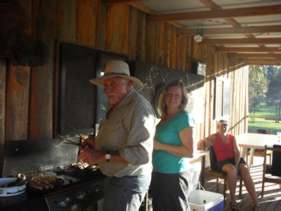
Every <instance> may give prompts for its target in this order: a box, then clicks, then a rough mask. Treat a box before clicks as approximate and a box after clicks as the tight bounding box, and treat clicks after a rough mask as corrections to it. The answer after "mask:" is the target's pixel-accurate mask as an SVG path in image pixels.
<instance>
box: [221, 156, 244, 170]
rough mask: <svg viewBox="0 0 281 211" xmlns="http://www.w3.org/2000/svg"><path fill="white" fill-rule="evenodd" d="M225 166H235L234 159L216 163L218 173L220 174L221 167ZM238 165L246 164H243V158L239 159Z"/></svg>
mask: <svg viewBox="0 0 281 211" xmlns="http://www.w3.org/2000/svg"><path fill="white" fill-rule="evenodd" d="M225 164H233V165H235V160H234V158H232V159H227V160H223V161H218V163H217V168H218V171H220V172H222V167H223V166H224V165H225ZM239 164H246V162H245V160H244V159H243V158H240V161H239Z"/></svg>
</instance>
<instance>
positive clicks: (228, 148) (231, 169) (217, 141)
mask: <svg viewBox="0 0 281 211" xmlns="http://www.w3.org/2000/svg"><path fill="white" fill-rule="evenodd" d="M226 131H227V122H226V121H225V120H220V121H218V122H217V132H216V133H215V134H211V135H210V136H209V137H207V138H206V139H204V140H201V141H199V142H198V149H205V148H206V147H210V146H212V147H213V149H214V152H215V155H216V157H217V160H218V163H217V169H218V170H219V171H222V172H225V173H226V174H227V185H228V188H229V192H230V206H231V208H232V210H237V205H236V201H235V189H236V182H237V174H238V172H239V174H240V176H241V178H242V180H243V181H244V183H245V186H246V189H247V191H248V193H249V194H250V196H251V198H252V202H253V208H254V209H255V208H256V207H257V195H256V191H255V187H254V183H253V180H252V178H251V175H250V172H249V169H248V168H247V166H246V163H245V161H244V160H243V158H240V152H239V150H238V147H237V144H236V141H235V137H234V136H233V135H231V134H229V133H226Z"/></svg>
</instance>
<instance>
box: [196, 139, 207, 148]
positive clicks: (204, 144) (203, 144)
mask: <svg viewBox="0 0 281 211" xmlns="http://www.w3.org/2000/svg"><path fill="white" fill-rule="evenodd" d="M205 148H206V141H205V140H204V139H202V140H200V141H198V143H197V149H199V150H204V149H205Z"/></svg>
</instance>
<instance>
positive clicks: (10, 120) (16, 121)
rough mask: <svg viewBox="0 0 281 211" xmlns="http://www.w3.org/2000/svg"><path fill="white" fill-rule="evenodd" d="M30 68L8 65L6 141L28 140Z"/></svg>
mask: <svg viewBox="0 0 281 211" xmlns="http://www.w3.org/2000/svg"><path fill="white" fill-rule="evenodd" d="M29 83H30V68H29V67H24V66H15V65H9V69H8V72H7V98H6V99H7V102H6V103H7V104H6V139H7V140H20V139H27V138H28V108H29V89H30V86H29Z"/></svg>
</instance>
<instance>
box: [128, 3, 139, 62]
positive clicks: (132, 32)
mask: <svg viewBox="0 0 281 211" xmlns="http://www.w3.org/2000/svg"><path fill="white" fill-rule="evenodd" d="M129 15H130V17H129V57H130V59H132V60H135V59H136V53H137V37H138V29H139V26H138V11H137V10H136V9H135V8H130V11H129Z"/></svg>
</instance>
